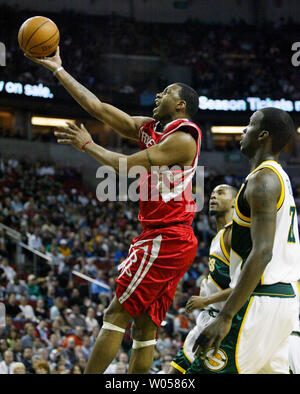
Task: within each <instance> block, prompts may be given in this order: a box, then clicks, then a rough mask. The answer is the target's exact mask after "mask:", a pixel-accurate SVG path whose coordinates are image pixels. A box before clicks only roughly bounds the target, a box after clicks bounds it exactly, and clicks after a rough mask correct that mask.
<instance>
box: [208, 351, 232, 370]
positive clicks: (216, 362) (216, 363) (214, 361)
mask: <svg viewBox="0 0 300 394" xmlns="http://www.w3.org/2000/svg"><path fill="white" fill-rule="evenodd" d="M213 353H214V348H210V349H209V350H208V351H207V353H206V356H205V360H204V365H205V367H206V368H207V369H209V370H210V371H214V372H216V371H221V370H222V369H223V368H225V366H226V364H227V360H228V357H227V354H226V353H225V352H224V350H222V349H219V350H218V352H217V354H216V355H215V356H214V355H213Z"/></svg>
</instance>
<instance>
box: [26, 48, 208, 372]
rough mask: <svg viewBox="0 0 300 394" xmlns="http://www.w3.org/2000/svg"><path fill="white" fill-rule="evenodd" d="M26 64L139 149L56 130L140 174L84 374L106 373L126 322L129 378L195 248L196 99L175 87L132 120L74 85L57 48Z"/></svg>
mask: <svg viewBox="0 0 300 394" xmlns="http://www.w3.org/2000/svg"><path fill="white" fill-rule="evenodd" d="M31 59H32V60H33V61H35V62H36V63H39V64H41V65H43V66H44V67H46V68H48V69H49V70H51V71H52V72H53V73H54V75H56V76H57V78H58V79H59V81H60V83H61V84H62V85H63V86H64V87H65V88H66V89H67V91H68V92H69V93H70V94H71V95H72V97H73V98H74V99H75V100H76V101H77V102H78V103H79V104H80V105H81V106H82V107H83V108H84V109H85V110H86V111H88V112H89V113H90V114H91V115H92V116H93V117H95V118H97V119H99V120H101V121H102V122H104V123H106V124H108V125H110V126H111V127H112V128H113V129H114V130H115V131H117V132H118V133H119V134H120V135H121V136H123V137H126V138H130V139H132V140H135V141H138V142H139V143H140V147H141V151H140V152H138V153H135V154H132V155H128V156H126V155H123V154H119V153H115V152H111V151H108V150H106V149H104V148H103V147H101V146H99V145H97V144H95V143H94V142H93V140H92V137H91V135H90V134H89V132H88V131H87V130H86V129H85V127H84V126H83V125H81V126H80V127H78V126H76V125H73V124H68V126H67V127H65V128H63V129H62V130H60V131H57V132H56V133H55V134H56V136H57V137H58V143H62V144H70V145H72V146H74V147H75V148H77V149H79V150H81V151H84V152H87V153H88V154H89V155H91V156H92V157H93V158H95V159H96V160H97V161H99V162H100V163H101V164H103V165H108V166H111V167H113V168H114V169H115V170H116V171H117V172H118V171H119V160H120V159H124V158H125V159H126V161H127V171H130V169H131V168H133V167H134V166H142V167H144V168H145V169H146V171H145V173H144V174H143V175H142V176H141V181H140V213H139V220H140V222H141V223H142V226H143V231H142V234H141V235H139V236H138V237H137V238H135V239H134V240H133V241H132V243H131V247H130V250H129V254H128V257H127V258H126V260H125V261H123V262H122V263H121V264H120V266H119V276H118V278H117V279H116V282H117V290H116V296H115V298H114V299H113V300H112V302H111V304H110V305H109V307H108V309H107V311H106V313H105V316H104V323H103V327H102V329H101V331H100V335H99V336H98V338H97V341H96V344H95V346H94V348H93V351H92V354H91V356H90V359H89V361H88V364H87V367H86V370H85V373H103V372H104V371H105V369H106V368H107V366H108V365H109V364H110V363H111V361H112V360H113V359H114V357H115V356H116V354H117V351H118V350H119V348H120V346H121V342H122V339H123V336H124V333H125V329H126V327H127V326H128V324H129V322H130V321H131V320H133V325H132V338H133V347H132V354H131V357H130V364H129V370H128V373H147V372H148V371H149V369H150V367H151V365H152V361H153V354H154V346H155V343H156V340H155V339H156V333H157V327H159V326H160V324H161V322H162V320H163V318H164V316H165V314H166V312H167V310H168V308H169V307H170V305H171V303H172V301H173V297H174V294H175V290H176V287H177V284H178V282H179V280H180V278H181V277H182V276H183V275H184V273H185V272H186V271H187V270H188V268H189V267H190V265H191V263H192V262H193V260H194V257H195V254H196V249H197V240H196V237H195V236H194V233H193V230H192V227H191V223H192V220H193V217H194V214H195V211H196V206H195V205H196V204H195V202H194V201H193V199H192V196H191V183H192V178H193V175H194V173H195V171H196V166H197V160H198V155H199V152H200V144H201V131H200V129H199V128H198V126H197V125H196V124H195V123H193V122H191V121H189V120H188V118H191V117H192V116H193V115H194V114H195V113H196V112H197V110H198V105H199V98H198V95H197V93H196V92H195V91H194V90H193V89H192V88H190V87H189V86H187V85H185V84H181V83H174V84H172V85H170V86H168V87H166V89H164V91H163V92H161V93H158V94H157V95H156V101H155V103H156V107H155V108H154V110H153V118H148V117H141V116H138V117H134V116H130V115H128V114H126V113H124V112H123V111H121V110H119V109H117V108H115V107H114V106H112V105H110V104H106V103H103V102H101V101H100V100H99V99H98V98H97V97H96V96H94V95H93V93H91V92H90V91H89V90H87V89H86V88H85V87H84V86H82V85H81V84H80V83H78V82H77V81H76V80H75V79H74V78H73V77H72V76H71V75H70V74H69V73H68V72H67V71H65V70H64V69H63V67H62V61H61V58H60V55H59V48H58V50H57V52H56V54H55V56H54V57H52V58H44V59H33V58H31ZM174 165H176V168H175V169H174V168H172V167H173V166H174ZM162 166H165V167H163V168H162Z"/></svg>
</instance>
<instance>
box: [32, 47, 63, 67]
mask: <svg viewBox="0 0 300 394" xmlns="http://www.w3.org/2000/svg"><path fill="white" fill-rule="evenodd" d="M24 56H26V57H27V58H28V59H30V60H32V61H33V62H34V63H37V64H41V65H42V66H44V67H45V68H47V69H48V70H50V71H52V72H54V71H56V70H58V69H59V67H62V60H61V58H60V54H59V47H57V49H56V52H55V55H54V56H52V57H43V58H36V57H33V56H31V55H30V54H27V53H25V54H24Z"/></svg>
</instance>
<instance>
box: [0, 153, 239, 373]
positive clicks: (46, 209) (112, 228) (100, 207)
mask: <svg viewBox="0 0 300 394" xmlns="http://www.w3.org/2000/svg"><path fill="white" fill-rule="evenodd" d="M205 176H206V181H205V184H206V197H205V209H204V211H201V212H198V213H197V214H196V217H195V220H194V230H195V233H196V235H197V237H198V239H199V248H198V252H197V257H196V259H195V262H194V263H193V265H192V266H191V268H190V269H189V271H188V272H187V273H186V275H185V276H184V278H183V279H182V281H181V283H180V286H179V287H178V290H177V293H176V296H175V299H174V302H173V304H172V306H171V308H170V310H169V311H168V314H167V317H166V319H165V321H164V322H163V324H162V327H161V328H160V329H159V333H158V342H157V346H156V350H155V361H154V363H153V368H152V370H151V373H158V372H159V371H163V370H164V368H166V363H167V362H169V361H170V359H171V358H172V357H173V356H174V355H175V354H176V352H177V350H178V349H179V348H180V346H181V345H182V343H183V341H184V338H185V336H186V335H187V332H188V331H189V329H190V328H191V327H192V326H193V324H194V323H195V315H194V314H189V315H187V314H186V313H185V310H184V307H185V304H186V302H187V300H188V298H189V297H190V296H191V295H193V294H197V292H198V291H199V290H198V289H199V283H200V281H201V279H203V277H204V276H205V275H206V274H207V273H208V265H207V262H208V249H209V243H210V240H211V238H212V237H213V236H214V234H215V227H214V226H215V224H214V221H213V220H212V219H211V218H209V216H208V215H207V213H206V212H207V198H208V195H209V193H210V191H211V190H212V188H213V187H214V186H215V185H216V184H219V183H220V182H228V181H230V182H231V183H233V184H235V185H236V186H238V184H239V182H240V180H239V179H238V178H230V179H225V178H224V177H221V176H220V175H219V174H218V173H216V172H214V171H211V172H206V173H205ZM138 210H139V207H138V203H130V202H126V203H124V202H101V203H100V202H99V201H98V200H97V198H96V196H95V195H94V193H93V192H91V191H89V190H87V189H86V188H85V187H84V186H83V184H82V180H81V177H80V174H79V173H78V172H77V171H76V170H74V169H72V168H60V167H58V166H57V165H55V164H53V163H43V162H36V163H30V162H29V161H28V160H27V159H24V160H17V159H15V158H11V159H9V160H3V159H1V160H0V223H2V224H3V225H4V226H7V227H9V228H10V229H13V230H15V231H17V232H18V234H19V237H20V239H21V241H22V242H23V244H24V245H26V246H27V247H29V248H33V249H35V250H38V251H39V252H41V253H42V254H43V256H45V257H46V258H43V257H39V256H36V257H34V255H33V254H32V253H31V252H30V251H29V250H28V249H26V248H23V249H22V253H21V261H16V243H15V241H14V240H13V238H11V237H9V236H8V234H7V228H6V227H4V228H2V229H0V302H4V303H5V306H6V324H5V327H2V328H1V327H0V373H8V372H9V373H23V372H24V371H25V372H26V373H29V374H37V373H57V374H60V373H82V371H83V369H84V366H85V365H86V362H87V359H88V357H89V354H90V352H91V349H92V346H93V344H94V342H95V338H96V337H97V335H98V332H99V330H100V328H101V325H102V321H103V313H104V310H105V308H106V307H107V306H108V304H109V302H110V301H111V299H112V297H113V296H114V291H115V278H116V276H117V266H118V265H119V264H120V263H121V262H122V260H123V259H124V258H126V256H127V252H128V248H129V245H130V242H131V240H132V239H133V238H134V237H135V236H136V235H137V234H138V233H140V231H141V225H140V224H139V223H138V221H137V216H138ZM74 270H75V271H77V272H79V273H82V274H85V275H87V276H89V277H91V278H94V279H96V280H97V281H98V283H99V285H97V284H94V283H92V284H90V283H89V282H87V281H86V280H83V279H80V278H79V277H78V276H76V275H74V274H73V273H72V272H73V271H74ZM0 326H1V324H0ZM130 348H131V337H130V326H129V327H128V330H127V331H126V335H125V337H124V340H123V343H122V349H121V351H120V353H119V354H118V357H117V358H116V360H114V363H113V364H112V365H110V366H109V368H108V370H107V373H125V372H126V370H127V368H128V359H129V357H130ZM14 369H15V370H16V371H15V372H13V371H14ZM161 373H162V372H161Z"/></svg>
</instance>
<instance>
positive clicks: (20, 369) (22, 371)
mask: <svg viewBox="0 0 300 394" xmlns="http://www.w3.org/2000/svg"><path fill="white" fill-rule="evenodd" d="M13 374H14V375H26V368H25V365H24V364H23V363H21V362H16V363H14V366H13Z"/></svg>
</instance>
